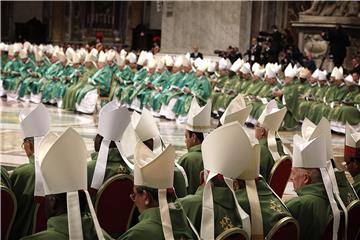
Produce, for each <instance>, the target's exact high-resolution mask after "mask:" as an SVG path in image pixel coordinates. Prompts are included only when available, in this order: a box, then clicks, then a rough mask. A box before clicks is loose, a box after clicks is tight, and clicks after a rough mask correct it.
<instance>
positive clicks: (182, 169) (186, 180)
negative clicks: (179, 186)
mask: <svg viewBox="0 0 360 240" xmlns="http://www.w3.org/2000/svg"><path fill="white" fill-rule="evenodd" d="M175 166H176V167H177V168H178V169H179V171H180V172H181V174H182V175H183V177H184V181H185V186H186V187H188V186H189V180H188V177H187V175H186V172H185V169H184V168H183V167H182V166H181V165H180V164H178V163H177V162H175Z"/></svg>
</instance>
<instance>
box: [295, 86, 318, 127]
mask: <svg viewBox="0 0 360 240" xmlns="http://www.w3.org/2000/svg"><path fill="white" fill-rule="evenodd" d="M318 88H319V86H318V85H317V83H314V84H312V85H310V84H308V85H307V86H305V87H303V93H302V95H301V96H299V101H298V108H297V109H298V110H297V112H296V113H295V119H296V120H297V121H298V122H300V121H303V120H304V119H305V117H306V116H307V114H308V111H309V109H310V107H311V105H312V104H315V93H316V91H317V90H318Z"/></svg>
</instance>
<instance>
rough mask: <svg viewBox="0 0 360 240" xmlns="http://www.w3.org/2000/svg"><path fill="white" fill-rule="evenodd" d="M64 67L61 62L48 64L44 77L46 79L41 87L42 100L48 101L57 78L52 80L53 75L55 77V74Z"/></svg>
mask: <svg viewBox="0 0 360 240" xmlns="http://www.w3.org/2000/svg"><path fill="white" fill-rule="evenodd" d="M63 68H64V66H63V65H62V63H61V62H56V63H53V64H52V65H50V66H49V68H48V69H47V71H46V72H45V78H46V79H47V80H46V81H45V82H44V86H43V89H42V101H43V102H48V101H49V100H50V99H51V94H52V91H53V89H54V86H55V84H56V81H57V80H53V79H52V78H53V77H57V74H58V73H59V72H60V71H61V70H62V69H63Z"/></svg>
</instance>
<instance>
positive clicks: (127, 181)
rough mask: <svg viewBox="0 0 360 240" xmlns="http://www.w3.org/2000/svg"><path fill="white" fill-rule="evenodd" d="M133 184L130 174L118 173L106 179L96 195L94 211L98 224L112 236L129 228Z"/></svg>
mask: <svg viewBox="0 0 360 240" xmlns="http://www.w3.org/2000/svg"><path fill="white" fill-rule="evenodd" d="M133 186H134V181H133V177H132V176H130V175H125V174H118V175H115V176H113V177H111V178H110V179H108V180H107V181H106V182H105V183H104V184H103V185H102V186H101V187H100V189H99V191H98V193H97V195H96V199H95V211H96V215H97V217H98V220H99V223H100V226H101V227H102V228H103V229H104V230H105V231H106V232H107V233H108V234H110V235H111V236H112V237H114V238H117V237H119V236H120V235H121V234H122V233H124V232H125V231H126V230H127V229H128V228H129V225H130V223H129V217H130V216H132V214H133V211H134V208H135V205H134V203H133V201H132V200H131V199H130V194H131V193H133Z"/></svg>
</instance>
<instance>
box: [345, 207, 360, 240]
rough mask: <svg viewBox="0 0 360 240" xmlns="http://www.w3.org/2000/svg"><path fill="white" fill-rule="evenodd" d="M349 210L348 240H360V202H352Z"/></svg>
mask: <svg viewBox="0 0 360 240" xmlns="http://www.w3.org/2000/svg"><path fill="white" fill-rule="evenodd" d="M347 208H348V229H347V239H348V240H355V239H360V200H355V201H352V202H351V203H350V204H349V206H348V207H347Z"/></svg>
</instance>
